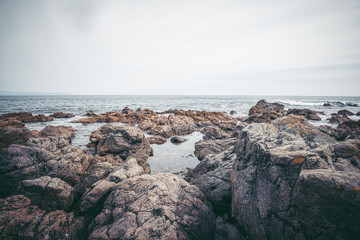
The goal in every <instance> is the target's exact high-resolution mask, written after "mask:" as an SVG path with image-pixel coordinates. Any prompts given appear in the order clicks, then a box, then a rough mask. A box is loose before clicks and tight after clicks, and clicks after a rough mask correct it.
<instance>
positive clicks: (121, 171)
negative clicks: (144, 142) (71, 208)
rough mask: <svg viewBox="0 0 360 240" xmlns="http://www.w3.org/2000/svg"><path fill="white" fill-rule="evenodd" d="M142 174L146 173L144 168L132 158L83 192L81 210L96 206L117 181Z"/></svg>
mask: <svg viewBox="0 0 360 240" xmlns="http://www.w3.org/2000/svg"><path fill="white" fill-rule="evenodd" d="M141 174H144V169H143V168H142V167H140V166H139V165H138V164H137V162H136V159H134V158H130V159H129V160H128V161H126V163H124V164H122V165H121V166H119V167H117V168H116V169H114V170H113V172H112V173H111V174H109V175H108V176H107V177H106V178H105V179H103V180H100V181H97V182H96V183H94V184H93V185H92V186H91V188H90V189H89V190H88V191H87V192H85V193H84V194H83V196H82V198H81V200H80V211H81V212H85V211H87V210H89V209H90V208H92V207H94V206H95V205H96V204H97V203H98V202H99V201H101V200H102V199H104V198H105V197H106V196H107V195H108V194H109V192H110V190H111V188H112V187H113V186H115V185H116V184H117V183H119V182H121V181H123V180H125V179H128V178H130V177H134V176H138V175H141Z"/></svg>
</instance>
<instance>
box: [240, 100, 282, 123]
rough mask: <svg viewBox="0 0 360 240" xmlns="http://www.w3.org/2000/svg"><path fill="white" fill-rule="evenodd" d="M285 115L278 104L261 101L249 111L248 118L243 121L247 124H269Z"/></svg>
mask: <svg viewBox="0 0 360 240" xmlns="http://www.w3.org/2000/svg"><path fill="white" fill-rule="evenodd" d="M284 115H285V111H284V105H282V104H279V103H269V102H267V101H266V100H265V99H262V100H260V101H258V102H257V103H256V105H255V106H253V107H251V108H250V110H249V117H248V118H247V119H245V120H244V121H245V122H247V123H262V122H270V121H272V120H274V119H277V118H280V117H283V116H284Z"/></svg>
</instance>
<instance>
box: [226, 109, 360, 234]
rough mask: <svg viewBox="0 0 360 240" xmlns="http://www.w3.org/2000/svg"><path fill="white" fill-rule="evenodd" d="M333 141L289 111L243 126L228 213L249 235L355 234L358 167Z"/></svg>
mask: <svg viewBox="0 0 360 240" xmlns="http://www.w3.org/2000/svg"><path fill="white" fill-rule="evenodd" d="M336 145H337V142H336V141H335V140H334V139H332V138H330V137H329V136H328V135H326V134H324V133H322V132H320V131H319V130H318V129H317V128H315V127H314V126H312V125H309V124H308V123H307V121H306V120H305V119H304V118H303V117H297V116H293V115H292V116H288V117H284V118H280V119H277V120H274V121H273V122H271V124H264V123H259V124H258V123H256V124H249V125H248V126H246V127H245V128H244V129H243V130H242V132H241V133H240V135H239V137H238V139H237V141H236V146H235V153H236V155H237V159H236V161H235V166H234V167H235V168H234V169H235V171H234V172H233V174H232V175H231V182H232V216H233V217H235V218H236V220H237V222H238V224H239V225H240V226H241V228H242V229H243V230H244V232H245V233H246V234H248V235H249V237H250V239H353V238H356V237H357V236H358V235H359V233H360V230H359V228H358V225H359V223H360V211H357V210H355V209H360V208H359V207H360V200H359V199H360V198H359V197H358V192H357V189H358V186H359V184H360V169H359V168H357V167H356V166H355V165H354V164H353V162H352V161H351V157H348V158H342V157H340V155H339V150H338V151H336V152H334V146H336ZM335 149H336V147H335ZM350 152H351V151H350ZM354 152H356V150H355V151H352V153H354ZM352 153H351V154H352ZM351 154H350V155H351ZM349 206H351V207H349Z"/></svg>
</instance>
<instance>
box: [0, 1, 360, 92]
mask: <svg viewBox="0 0 360 240" xmlns="http://www.w3.org/2000/svg"><path fill="white" fill-rule="evenodd" d="M0 91H10V92H13V91H21V92H28V93H44V94H46V93H68V94H99V95H103V94H111V95H123V94H146V95H147V94H169V95H172V94H176V95H179V94H180V95H187V94H199V95H200V94H201V95H213V94H214V95H298V96H308V95H311V96H360V1H359V0H337V1H334V0H316V1H314V0H299V1H289V0H282V1H278V0H274V1H265V0H259V1H245V0H243V1H239V0H236V1H235V0H234V1H228V0H221V1H220V0H219V1H211V0H206V1H197V0H191V1H187V0H184V1H179V0H177V1H172V0H166V1H165V0H162V1H160V0H154V1H150V0H147V1H141V0H128V1H121V0H77V1H70V0H33V1H29V0H0Z"/></svg>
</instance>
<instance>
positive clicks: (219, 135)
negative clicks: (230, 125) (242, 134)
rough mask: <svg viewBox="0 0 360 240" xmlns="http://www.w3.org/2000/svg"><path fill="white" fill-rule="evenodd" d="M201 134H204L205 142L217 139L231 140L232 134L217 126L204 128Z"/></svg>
mask: <svg viewBox="0 0 360 240" xmlns="http://www.w3.org/2000/svg"><path fill="white" fill-rule="evenodd" d="M201 133H203V134H204V136H203V138H204V140H215V139H226V138H230V134H228V133H226V132H225V131H223V130H221V129H220V128H218V127H215V126H208V127H204V128H203V129H202V130H201Z"/></svg>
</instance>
